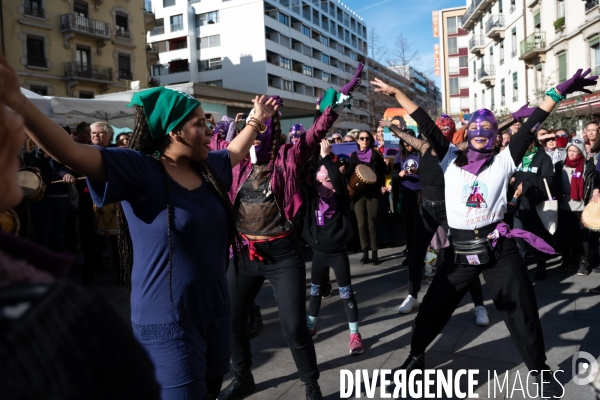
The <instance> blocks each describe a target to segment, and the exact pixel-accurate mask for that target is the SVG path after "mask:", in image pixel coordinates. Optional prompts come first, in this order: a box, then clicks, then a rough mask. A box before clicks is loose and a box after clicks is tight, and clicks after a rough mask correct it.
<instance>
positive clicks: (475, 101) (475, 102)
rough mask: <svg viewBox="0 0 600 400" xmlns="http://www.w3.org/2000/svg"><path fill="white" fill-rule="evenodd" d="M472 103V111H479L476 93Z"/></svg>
mask: <svg viewBox="0 0 600 400" xmlns="http://www.w3.org/2000/svg"><path fill="white" fill-rule="evenodd" d="M473 101H474V105H475V107H474V109H475V110H479V107H477V93H475V94H474V95H473Z"/></svg>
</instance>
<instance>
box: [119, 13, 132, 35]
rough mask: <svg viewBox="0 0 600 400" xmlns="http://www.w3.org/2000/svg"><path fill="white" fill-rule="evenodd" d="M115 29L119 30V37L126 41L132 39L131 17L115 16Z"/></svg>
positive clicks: (125, 15)
mask: <svg viewBox="0 0 600 400" xmlns="http://www.w3.org/2000/svg"><path fill="white" fill-rule="evenodd" d="M115 27H116V28H117V36H118V37H123V38H126V39H131V33H130V32H129V17H128V16H127V14H121V13H117V15H116V16H115Z"/></svg>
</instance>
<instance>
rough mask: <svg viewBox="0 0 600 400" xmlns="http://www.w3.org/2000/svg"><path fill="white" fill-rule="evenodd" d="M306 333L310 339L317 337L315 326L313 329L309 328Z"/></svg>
mask: <svg viewBox="0 0 600 400" xmlns="http://www.w3.org/2000/svg"><path fill="white" fill-rule="evenodd" d="M308 333H309V334H310V337H311V338H312V340H315V339H316V338H318V337H319V335H317V327H316V326H315V329H309V330H308Z"/></svg>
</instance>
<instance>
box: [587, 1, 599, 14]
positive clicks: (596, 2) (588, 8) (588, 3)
mask: <svg viewBox="0 0 600 400" xmlns="http://www.w3.org/2000/svg"><path fill="white" fill-rule="evenodd" d="M598 3H599V1H598V0H587V1H586V2H585V12H588V11H590V10H591V9H592V8H594V7H596V6H597V5H598Z"/></svg>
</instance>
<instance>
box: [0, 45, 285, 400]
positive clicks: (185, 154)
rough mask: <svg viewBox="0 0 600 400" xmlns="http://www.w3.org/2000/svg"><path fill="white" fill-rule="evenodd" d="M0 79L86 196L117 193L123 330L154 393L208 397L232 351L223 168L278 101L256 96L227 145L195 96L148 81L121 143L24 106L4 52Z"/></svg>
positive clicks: (29, 126) (113, 198)
mask: <svg viewBox="0 0 600 400" xmlns="http://www.w3.org/2000/svg"><path fill="white" fill-rule="evenodd" d="M0 85H1V87H2V88H3V90H2V92H1V93H0V103H4V104H6V105H7V106H8V107H10V108H12V109H13V110H15V112H18V113H20V114H21V115H22V116H23V119H24V121H25V126H26V130H27V133H28V134H29V135H30V137H31V138H32V139H33V140H35V142H36V143H38V144H39V146H40V147H41V148H43V149H44V150H45V151H46V152H47V153H48V154H49V155H51V156H52V157H53V158H54V159H56V160H58V161H59V162H61V163H63V164H65V165H68V166H69V167H70V168H72V169H73V170H74V171H77V172H79V173H81V174H83V175H85V176H87V177H88V186H89V189H90V192H91V195H92V198H93V200H94V202H95V203H96V204H98V205H99V206H102V205H104V204H109V203H114V202H121V209H120V211H121V212H120V213H119V214H120V218H119V219H120V221H119V239H120V243H119V244H120V246H119V247H120V251H121V260H122V278H123V282H124V283H125V284H126V286H127V287H129V288H130V289H131V300H130V301H131V321H132V326H133V332H134V334H135V336H136V338H137V339H138V340H139V341H140V343H141V344H142V345H143V347H144V348H145V349H146V350H147V351H148V353H149V355H150V358H151V359H152V361H153V363H154V366H155V369H156V378H157V380H158V383H159V385H160V386H161V388H162V394H161V396H162V398H163V399H192V398H193V399H202V398H213V399H214V398H216V396H217V394H218V392H219V390H220V388H221V382H222V379H223V375H224V374H225V373H226V372H227V371H228V369H229V359H230V356H231V324H232V323H231V311H230V310H231V306H230V304H229V292H228V288H227V279H226V275H225V273H226V268H227V262H228V258H229V257H228V255H229V251H228V249H229V246H230V245H231V244H232V243H233V242H234V238H235V236H236V228H235V221H234V218H233V214H232V212H231V202H230V200H229V197H228V196H227V190H228V189H229V186H230V185H231V180H232V173H231V169H232V167H233V166H235V165H236V164H237V163H239V162H240V161H241V160H242V159H243V158H244V157H245V156H246V154H247V153H248V151H249V149H250V146H251V145H252V143H253V141H254V140H255V138H256V135H257V133H258V132H259V131H261V130H263V129H264V125H263V122H264V121H265V120H266V119H267V118H269V116H271V115H272V114H273V113H274V112H275V110H276V109H277V107H276V106H275V105H274V103H273V102H272V101H264V98H261V99H259V98H258V97H256V98H255V99H254V108H255V113H254V117H253V118H254V119H253V120H252V121H250V122H249V123H248V124H247V125H246V127H245V128H244V129H243V130H242V131H241V132H240V134H239V135H238V136H237V137H236V138H235V139H234V140H233V141H232V142H231V143H230V144H229V146H228V147H227V149H224V150H221V151H216V152H211V151H210V149H209V142H210V136H211V134H212V131H211V130H209V129H208V127H207V126H206V118H205V115H204V111H203V110H202V107H201V106H200V103H199V102H198V101H197V100H196V99H194V98H193V97H191V96H189V95H187V94H185V93H182V92H179V91H176V90H171V89H167V88H164V87H160V88H155V89H149V90H145V91H142V92H139V93H136V94H135V95H134V98H133V100H132V102H131V104H130V106H136V108H137V110H136V125H135V129H134V132H133V134H132V136H131V141H130V143H129V149H123V148H101V147H96V146H85V145H81V144H78V143H76V142H74V141H73V140H72V139H71V138H70V137H69V136H68V135H65V134H64V131H63V129H62V128H61V127H60V126H58V125H56V124H54V123H53V122H51V121H50V119H48V118H47V117H46V116H45V115H44V114H43V113H42V112H40V111H39V110H38V109H37V108H36V107H35V106H34V105H33V104H31V103H30V102H29V101H28V100H27V99H26V98H25V97H24V96H23V95H22V94H21V92H20V84H19V77H18V75H17V73H16V71H15V70H14V69H13V68H12V67H11V66H10V65H9V64H8V63H7V62H6V60H5V59H4V58H3V57H2V56H0ZM263 102H264V103H263ZM123 216H124V218H123ZM233 247H234V248H235V247H236V246H233ZM115 362H117V363H118V362H119V360H115ZM131 368H135V366H131Z"/></svg>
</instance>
